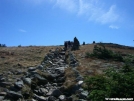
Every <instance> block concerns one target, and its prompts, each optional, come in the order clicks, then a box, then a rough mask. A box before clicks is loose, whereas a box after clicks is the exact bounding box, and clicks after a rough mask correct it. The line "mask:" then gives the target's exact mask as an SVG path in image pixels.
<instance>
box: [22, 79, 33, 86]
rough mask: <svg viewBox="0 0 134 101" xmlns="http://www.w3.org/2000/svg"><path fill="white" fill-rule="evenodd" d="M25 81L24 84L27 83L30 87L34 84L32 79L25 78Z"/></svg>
mask: <svg viewBox="0 0 134 101" xmlns="http://www.w3.org/2000/svg"><path fill="white" fill-rule="evenodd" d="M23 81H24V83H26V84H28V85H31V82H32V80H31V78H24V79H23Z"/></svg>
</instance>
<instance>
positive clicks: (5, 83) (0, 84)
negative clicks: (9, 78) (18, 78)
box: [0, 82, 12, 87]
mask: <svg viewBox="0 0 134 101" xmlns="http://www.w3.org/2000/svg"><path fill="white" fill-rule="evenodd" d="M11 85H12V83H11V82H0V86H1V87H6V86H11Z"/></svg>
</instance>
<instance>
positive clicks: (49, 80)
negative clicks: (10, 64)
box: [0, 48, 88, 101]
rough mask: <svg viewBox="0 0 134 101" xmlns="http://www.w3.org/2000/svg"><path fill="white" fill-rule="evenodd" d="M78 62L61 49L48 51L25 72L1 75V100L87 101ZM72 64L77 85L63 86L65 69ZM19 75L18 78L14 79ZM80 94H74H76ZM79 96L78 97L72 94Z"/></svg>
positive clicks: (11, 72) (69, 53)
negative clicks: (36, 63) (34, 65)
mask: <svg viewBox="0 0 134 101" xmlns="http://www.w3.org/2000/svg"><path fill="white" fill-rule="evenodd" d="M78 65H79V63H78V61H77V60H76V59H75V57H74V56H73V54H72V53H71V52H70V51H68V53H67V54H66V52H65V50H64V49H62V48H56V49H55V50H49V53H48V54H47V55H46V56H45V57H44V59H43V61H42V62H41V64H40V65H38V66H36V67H28V68H27V70H25V71H21V70H20V71H8V72H4V73H1V74H0V100H2V101H7V100H8V101H74V99H76V101H84V99H86V96H87V95H88V92H87V91H84V90H83V89H82V88H81V85H82V83H83V77H82V76H81V75H80V73H79V72H78V71H77V70H76V66H78ZM69 67H71V69H72V71H73V72H74V74H75V78H76V84H75V85H73V87H72V88H71V89H68V88H65V87H64V86H63V84H64V82H65V80H66V77H65V69H66V68H69ZM14 75H18V78H13V77H14ZM76 92H77V96H76V95H73V94H76ZM72 95H73V96H76V97H75V98H74V97H72Z"/></svg>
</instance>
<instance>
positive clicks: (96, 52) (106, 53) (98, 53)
mask: <svg viewBox="0 0 134 101" xmlns="http://www.w3.org/2000/svg"><path fill="white" fill-rule="evenodd" d="M86 57H87V58H89V57H95V58H99V59H112V60H115V61H123V57H122V56H121V54H120V53H117V52H113V51H112V50H109V49H106V48H105V46H100V47H98V46H97V45H95V46H94V49H93V53H89V52H86Z"/></svg>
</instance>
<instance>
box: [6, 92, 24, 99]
mask: <svg viewBox="0 0 134 101" xmlns="http://www.w3.org/2000/svg"><path fill="white" fill-rule="evenodd" d="M7 95H8V96H9V97H11V98H13V99H18V98H23V95H22V94H20V93H18V92H14V91H7Z"/></svg>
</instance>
